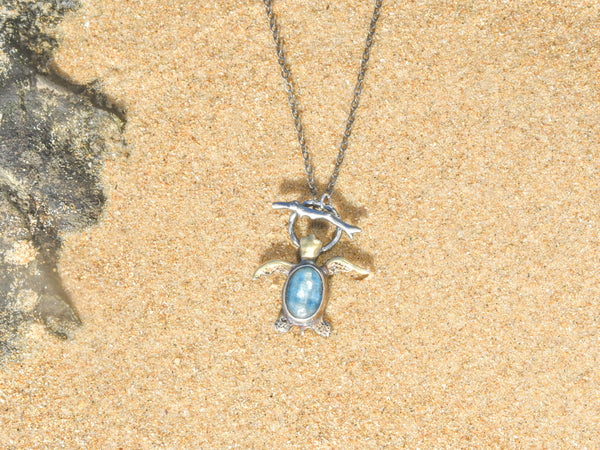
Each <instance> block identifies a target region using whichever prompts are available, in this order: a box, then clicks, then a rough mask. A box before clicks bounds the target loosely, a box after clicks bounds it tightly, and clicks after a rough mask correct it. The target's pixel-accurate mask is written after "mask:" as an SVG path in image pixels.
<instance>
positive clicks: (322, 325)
mask: <svg viewBox="0 0 600 450" xmlns="http://www.w3.org/2000/svg"><path fill="white" fill-rule="evenodd" d="M311 328H312V330H313V331H314V332H315V333H317V334H318V335H319V336H323V337H329V335H330V334H331V325H329V324H328V323H327V322H326V321H325V319H321V320H319V321H318V322H317V323H315V324H314V325H312V326H311Z"/></svg>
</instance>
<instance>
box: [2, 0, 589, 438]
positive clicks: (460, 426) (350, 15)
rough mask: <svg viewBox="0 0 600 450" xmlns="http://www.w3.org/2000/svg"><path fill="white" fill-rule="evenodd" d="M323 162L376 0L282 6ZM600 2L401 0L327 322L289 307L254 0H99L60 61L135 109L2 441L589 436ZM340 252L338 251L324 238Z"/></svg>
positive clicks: (369, 110)
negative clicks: (291, 324)
mask: <svg viewBox="0 0 600 450" xmlns="http://www.w3.org/2000/svg"><path fill="white" fill-rule="evenodd" d="M274 8H275V12H276V14H277V18H278V22H279V24H280V26H281V33H282V36H283V37H284V39H285V48H286V53H287V56H288V61H289V64H290V67H291V71H292V77H293V79H294V82H295V86H296V89H297V93H298V101H299V103H300V107H301V111H302V121H303V124H304V126H305V133H306V139H307V142H308V146H309V149H310V151H311V152H312V155H313V159H314V165H315V171H316V177H317V180H318V182H319V183H321V186H322V185H323V183H324V182H325V181H326V178H327V177H328V175H329V173H330V170H331V169H332V167H333V166H332V165H333V160H334V158H335V155H336V152H337V146H338V145H339V141H340V136H341V133H342V131H343V126H344V123H345V120H346V116H347V114H348V110H349V103H350V100H351V94H352V89H353V87H354V82H355V79H356V74H357V70H358V63H359V60H360V55H361V52H362V49H363V46H364V38H365V36H366V29H367V25H368V21H369V18H370V15H371V10H372V2H370V1H369V2H350V1H346V0H342V1H338V2H328V1H322V0H318V1H316V2H310V4H309V3H307V2H304V1H301V0H286V1H277V2H275V4H274ZM599 14H600V8H599V6H598V4H596V3H595V2H581V4H579V3H578V4H577V6H576V5H575V3H566V4H564V5H562V6H558V5H555V6H550V5H548V4H547V2H541V1H540V2H505V3H499V2H498V3H496V2H493V3H489V2H444V4H443V5H440V2H435V1H420V2H391V1H389V2H387V1H386V2H385V3H384V7H383V10H382V14H381V19H380V23H379V27H378V30H377V35H376V41H375V44H374V46H373V49H372V53H371V61H370V63H369V70H368V73H367V76H366V80H365V85H364V90H363V95H362V98H361V104H360V108H359V110H358V114H357V119H356V123H355V128H354V130H353V134H352V137H351V140H350V145H349V150H348V153H347V155H346V163H345V165H344V167H343V168H342V171H341V176H340V179H339V182H338V184H337V188H336V193H335V194H334V197H333V202H334V204H335V205H338V206H339V209H340V213H341V214H342V217H343V218H344V219H345V220H346V221H348V222H350V223H352V224H355V225H357V226H359V227H361V228H362V230H363V231H362V233H359V234H357V235H356V236H355V238H354V240H352V241H350V240H348V239H347V238H346V237H344V238H343V240H342V241H341V242H340V244H338V246H337V247H335V248H334V249H333V250H332V251H330V252H329V255H330V256H338V255H339V256H344V257H346V258H348V259H349V260H352V261H353V262H355V263H357V264H359V265H364V266H367V267H369V268H370V269H371V275H369V276H368V277H367V278H365V279H357V278H354V277H351V276H349V275H346V274H341V275H336V276H335V277H334V278H333V279H332V282H331V286H330V288H331V292H330V302H329V305H328V309H327V316H328V318H329V320H330V322H331V324H332V326H333V334H332V336H331V337H330V338H328V339H324V338H322V337H320V336H318V335H316V334H314V333H312V332H311V331H305V332H300V331H298V330H293V331H290V332H289V333H287V334H283V335H280V334H278V333H277V332H276V331H275V330H274V328H273V322H274V320H275V319H276V318H277V315H278V313H279V309H280V306H281V304H280V295H281V288H282V286H283V282H284V278H283V277H282V276H272V277H269V278H262V279H260V280H256V281H253V280H252V274H253V272H254V270H255V269H256V267H258V266H259V265H260V264H261V263H263V262H265V261H267V260H269V259H273V258H275V257H277V258H281V259H285V260H288V261H294V260H295V258H296V251H295V249H294V247H293V246H292V245H291V243H290V241H289V237H288V234H287V221H288V216H287V215H286V214H284V213H282V212H280V211H275V210H273V209H272V208H271V203H272V202H274V201H289V200H293V199H298V200H304V199H306V198H308V190H307V188H306V181H305V174H304V170H303V166H302V160H301V157H300V154H299V149H298V144H297V141H296V135H295V130H294V128H293V123H292V119H291V115H290V110H289V106H288V105H287V97H286V94H285V91H284V86H283V81H282V79H281V76H280V74H279V66H278V64H277V60H276V58H275V54H274V45H273V42H272V38H271V35H270V33H269V30H268V26H267V21H266V16H265V11H264V7H263V5H262V3H261V2H259V1H229V2H222V1H209V2H191V1H185V0H174V1H171V2H162V1H158V0H148V1H145V0H144V1H137V2H124V1H116V0H102V1H99V0H98V1H94V0H85V1H83V4H82V7H81V8H80V9H79V10H78V11H76V12H75V13H72V14H69V15H68V16H67V17H66V19H65V20H64V21H63V22H62V24H61V25H60V26H59V28H58V30H57V33H58V36H59V42H60V47H59V50H58V52H57V53H56V55H55V61H54V63H53V64H54V66H55V67H56V68H57V69H58V70H60V71H61V72H62V73H64V74H67V75H68V76H69V77H71V78H72V79H73V80H74V81H76V82H78V83H91V82H97V83H98V85H99V86H100V87H101V89H102V91H103V92H104V93H105V94H106V95H108V96H109V97H110V98H111V99H113V101H114V102H116V103H118V104H120V105H123V107H124V108H125V109H126V111H127V124H126V128H125V139H126V142H127V146H126V151H124V152H121V153H115V154H114V155H108V156H107V160H106V162H105V165H104V168H103V170H102V182H103V188H104V193H105V195H106V197H107V203H106V205H105V207H104V211H103V214H102V217H101V219H100V222H99V223H98V225H96V226H94V227H91V228H87V229H85V230H83V231H81V232H77V233H72V234H69V235H65V236H63V238H64V245H63V249H62V256H61V259H60V265H59V269H60V273H61V275H62V279H63V282H64V285H65V288H66V289H67V290H68V292H69V293H70V295H71V296H72V298H73V302H74V305H75V307H76V309H77V312H78V313H79V316H80V317H81V320H82V322H83V325H82V327H81V328H80V329H79V330H78V331H77V332H76V333H75V334H74V336H73V338H71V339H68V340H59V339H56V338H54V337H52V336H51V335H49V334H48V333H47V331H45V330H44V328H43V327H42V326H41V325H34V326H32V327H30V328H29V331H28V334H27V336H26V339H25V341H26V344H27V346H26V348H25V349H24V350H23V352H22V354H21V355H20V361H18V362H15V363H9V364H6V365H5V366H4V367H3V368H2V375H0V376H1V377H2V390H1V391H0V420H1V422H2V429H3V432H2V437H0V443H1V445H2V446H4V447H10V446H13V447H15V448H17V447H19V448H22V447H38V448H41V447H47V448H58V447H60V446H61V445H62V446H65V447H67V448H76V447H87V448H117V447H123V448H154V447H160V446H164V447H167V448H224V447H228V446H231V447H241V448H275V447H283V448H315V447H323V448H344V447H348V448H381V447H386V446H388V447H390V448H399V447H408V448H433V447H435V448H444V447H446V448H448V447H472V448H482V447H502V448H507V447H508V448H532V447H533V448H535V447H546V448H569V447H575V446H580V447H584V448H585V447H587V448H592V447H595V446H596V445H597V443H598V442H599V441H600V432H599V429H598V423H600V390H599V389H598V386H599V385H600V371H599V369H598V363H599V350H600V341H599V336H600V335H599V332H600V329H599V328H600V322H599V321H600V315H599V312H598V311H599V308H600V289H599V286H598V284H599V281H600V275H599V274H600V246H599V238H598V236H599V233H600V218H599V217H600V207H599V206H598V198H599V197H600V183H599V177H600V173H599V167H600V156H599V155H600V152H599V150H600V148H599V142H600V128H599V125H598V124H599V119H600V107H599V105H600V102H599V101H600V93H599V91H598V63H599V47H598V44H597V43H598V42H599V39H600V31H599V30H600V27H598V20H597V18H598V17H599ZM324 259H326V257H324Z"/></svg>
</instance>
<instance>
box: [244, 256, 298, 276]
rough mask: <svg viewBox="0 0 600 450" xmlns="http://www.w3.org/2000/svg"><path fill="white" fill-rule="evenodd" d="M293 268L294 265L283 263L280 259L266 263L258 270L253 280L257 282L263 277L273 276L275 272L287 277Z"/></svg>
mask: <svg viewBox="0 0 600 450" xmlns="http://www.w3.org/2000/svg"><path fill="white" fill-rule="evenodd" d="M291 267H292V263H289V262H287V261H282V260H280V259H274V260H273V261H269V262H266V263H264V264H263V265H262V266H260V267H259V268H258V269H256V272H254V277H253V278H254V279H255V280H256V279H257V278H258V277H260V276H262V275H271V274H272V273H274V272H280V273H283V274H285V275H287V274H288V272H289V271H290V268H291Z"/></svg>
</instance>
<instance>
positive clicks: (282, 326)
mask: <svg viewBox="0 0 600 450" xmlns="http://www.w3.org/2000/svg"><path fill="white" fill-rule="evenodd" d="M290 328H292V324H291V323H290V321H289V320H288V318H287V317H286V316H285V315H284V314H283V311H282V312H281V313H280V314H279V318H278V319H277V320H276V321H275V329H276V330H277V331H279V332H280V333H287V332H288V331H290Z"/></svg>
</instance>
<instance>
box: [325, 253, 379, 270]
mask: <svg viewBox="0 0 600 450" xmlns="http://www.w3.org/2000/svg"><path fill="white" fill-rule="evenodd" d="M323 268H324V269H325V271H326V272H327V274H328V275H333V274H334V273H338V272H351V271H353V270H354V271H355V272H358V274H359V275H369V273H370V272H369V269H363V268H362V267H359V266H357V265H356V264H353V263H351V262H350V261H348V260H347V259H344V258H342V257H341V256H336V257H334V258H331V259H330V260H329V261H327V262H326V263H325V265H324V266H323Z"/></svg>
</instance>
